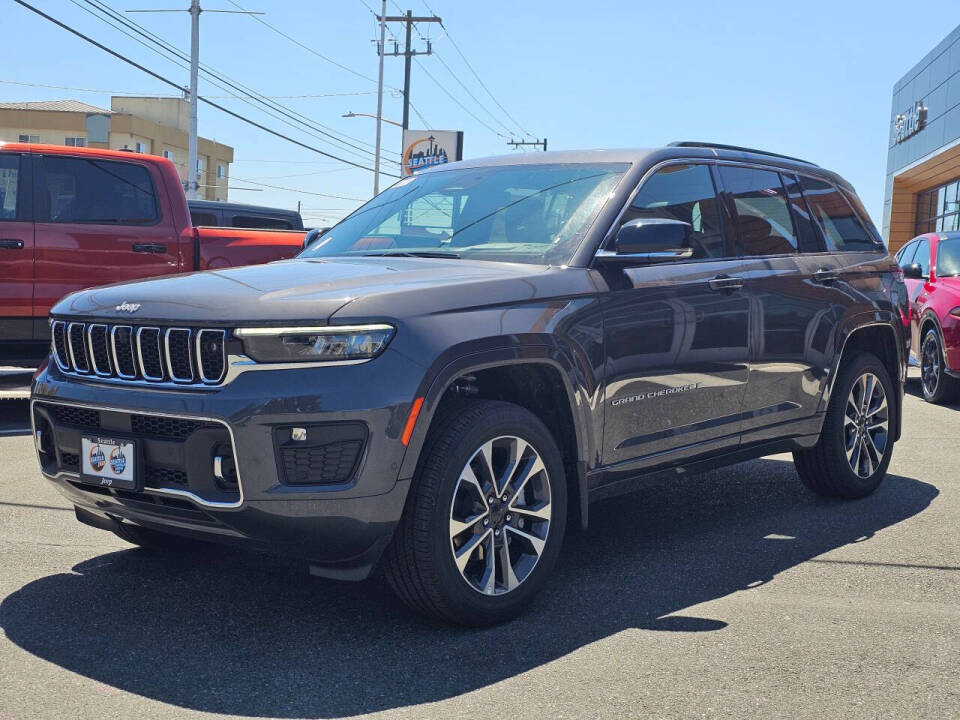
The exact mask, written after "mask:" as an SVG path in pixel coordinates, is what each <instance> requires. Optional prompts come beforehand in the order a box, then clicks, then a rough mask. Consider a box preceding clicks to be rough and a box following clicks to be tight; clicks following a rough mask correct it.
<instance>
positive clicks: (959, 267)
mask: <svg viewBox="0 0 960 720" xmlns="http://www.w3.org/2000/svg"><path fill="white" fill-rule="evenodd" d="M937 275H938V276H939V277H956V276H958V275H960V238H955V239H953V240H941V241H940V244H939V245H938V247H937Z"/></svg>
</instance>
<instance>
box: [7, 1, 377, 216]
mask: <svg viewBox="0 0 960 720" xmlns="http://www.w3.org/2000/svg"><path fill="white" fill-rule="evenodd" d="M17 2H19V0H17ZM229 179H230V180H236V181H237V182H245V183H248V184H249V185H257V186H259V187H265V188H270V189H271V190H287V191H288V192H295V193H300V194H302V195H316V196H317V197H325V198H333V199H334V200H348V201H350V202H359V203H362V202H366V201H367V200H366V199H365V198H354V197H344V196H343V195H330V194H329V193H321V192H314V191H313V190H298V189H297V188H291V187H283V186H282V185H270V184H269V183H265V182H258V181H256V180H249V179H247V178H241V177H237V176H236V175H231V176H230V178H229Z"/></svg>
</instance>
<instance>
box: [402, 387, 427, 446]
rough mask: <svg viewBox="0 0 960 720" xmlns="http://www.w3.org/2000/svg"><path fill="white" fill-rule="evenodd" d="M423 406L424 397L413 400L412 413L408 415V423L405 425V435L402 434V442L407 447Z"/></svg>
mask: <svg viewBox="0 0 960 720" xmlns="http://www.w3.org/2000/svg"><path fill="white" fill-rule="evenodd" d="M422 407H423V398H422V397H419V398H417V399H416V400H414V401H413V405H412V406H411V407H410V414H409V415H407V424H406V425H404V426H403V435H401V436H400V442H402V443H403V446H404V447H406V446H407V445H409V444H410V437H411V436H412V435H413V428H414V427H415V426H416V424H417V416H419V415H420V408H422Z"/></svg>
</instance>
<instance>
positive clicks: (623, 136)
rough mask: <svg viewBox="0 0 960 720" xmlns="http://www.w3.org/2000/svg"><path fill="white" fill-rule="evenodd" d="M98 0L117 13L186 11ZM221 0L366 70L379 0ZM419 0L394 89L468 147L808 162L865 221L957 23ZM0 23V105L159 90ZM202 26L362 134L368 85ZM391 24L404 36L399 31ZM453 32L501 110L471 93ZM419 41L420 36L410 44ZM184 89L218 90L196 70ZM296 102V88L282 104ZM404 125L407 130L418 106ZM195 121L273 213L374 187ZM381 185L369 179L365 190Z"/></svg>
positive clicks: (94, 54) (356, 173) (889, 14)
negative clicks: (839, 185) (746, 154)
mask: <svg viewBox="0 0 960 720" xmlns="http://www.w3.org/2000/svg"><path fill="white" fill-rule="evenodd" d="M31 1H32V2H33V3H34V4H36V5H37V6H38V7H40V8H41V9H43V10H44V11H46V12H48V13H49V14H51V15H54V16H56V17H57V18H58V19H61V20H63V21H65V22H67V23H69V24H71V25H73V26H75V27H77V28H78V29H79V30H81V31H83V32H86V33H88V34H90V35H92V36H94V37H95V38H97V39H98V40H101V41H102V42H104V43H105V44H107V45H109V46H111V47H113V48H114V49H116V50H118V51H120V52H123V53H124V54H127V55H129V56H130V57H132V58H133V59H135V60H138V61H140V62H142V63H143V64H145V65H147V66H149V67H150V68H151V69H154V70H156V71H157V72H159V73H161V74H164V75H167V76H169V77H170V78H171V79H174V80H176V81H178V82H182V83H183V84H186V83H187V81H188V78H187V73H186V71H185V70H183V69H181V68H179V67H177V66H176V65H174V64H172V63H170V62H169V61H167V60H165V59H164V58H161V57H160V56H158V55H156V54H154V53H152V52H150V51H149V50H147V49H146V48H144V47H142V46H141V45H138V44H136V43H135V42H134V41H133V40H131V39H129V38H127V37H125V36H123V35H121V34H120V33H119V32H117V31H116V30H115V29H113V28H111V27H109V26H107V25H105V24H104V23H103V22H102V21H100V20H98V19H96V18H94V17H92V16H91V15H90V14H88V13H87V12H85V10H84V9H83V7H89V5H88V4H87V2H86V0H76V2H73V1H72V0H31ZM98 1H100V2H105V3H106V4H108V5H110V6H111V7H113V8H115V9H118V10H124V9H132V8H157V7H163V8H170V7H176V6H179V5H184V6H185V5H187V4H188V3H187V0H174V1H173V2H168V1H166V0H125V1H124V2H120V0H98ZM236 1H237V2H238V4H239V5H240V6H242V7H244V8H246V9H249V10H259V11H264V12H265V13H266V14H265V15H264V16H262V18H263V19H264V20H266V21H267V22H269V23H270V24H271V25H273V26H275V27H276V28H278V29H280V30H282V31H283V32H285V33H286V34H288V35H290V36H291V37H293V38H294V39H296V40H298V41H300V42H301V43H303V44H305V45H307V46H309V47H310V48H312V49H313V50H314V51H316V52H317V53H320V54H322V55H325V56H327V57H328V58H330V59H332V60H334V61H336V62H337V63H340V64H342V65H344V66H347V67H349V68H352V69H353V70H354V71H355V72H356V73H359V74H360V75H365V76H368V77H370V78H374V79H375V78H376V73H377V58H376V54H375V50H374V46H373V44H372V40H373V38H374V34H375V31H376V28H375V22H374V18H373V16H372V14H371V12H370V10H369V9H368V8H378V6H379V2H377V0H336V1H334V0H313V1H312V2H306V1H303V0H272V1H269V2H268V1H267V0H236ZM397 3H399V4H397ZM397 3H395V2H393V0H390V2H388V12H389V13H393V14H399V12H400V9H401V7H402V9H403V10H406V9H408V8H409V9H411V10H413V11H414V13H415V14H418V13H419V14H426V13H427V7H426V5H425V4H424V2H423V0H415V1H414V0H411V2H409V3H403V2H401V0H397ZM427 3H428V4H429V6H430V7H431V8H432V9H433V10H434V11H435V12H436V13H437V14H438V15H440V16H441V17H442V18H443V20H444V25H445V27H446V31H445V30H444V29H442V28H440V27H438V26H433V27H429V26H421V27H420V30H421V32H423V34H424V35H425V36H426V35H427V34H428V29H429V36H430V37H431V39H432V40H433V47H434V50H435V51H436V55H435V56H433V57H423V58H420V59H419V65H418V63H414V66H413V84H412V92H411V99H412V101H413V104H414V106H415V107H416V108H417V109H418V110H419V111H420V113H421V114H422V115H423V117H424V118H425V119H426V120H427V121H428V122H429V124H430V125H431V126H432V128H433V129H461V130H464V131H465V140H464V153H465V156H467V157H476V156H481V155H491V154H501V153H503V152H509V151H510V149H509V148H508V147H507V146H506V144H505V140H506V137H501V136H509V135H510V133H509V132H508V130H507V128H515V127H516V124H519V126H520V128H517V129H516V130H515V135H514V136H515V137H516V136H519V134H520V129H521V128H522V129H523V130H527V131H529V132H531V133H533V134H534V135H538V136H540V137H543V136H546V137H548V138H549V145H550V148H551V149H568V148H587V147H590V148H592V147H644V146H650V145H660V144H664V143H667V142H670V141H671V140H677V139H695V140H709V141H715V142H724V143H731V144H738V145H749V146H753V147H758V148H764V149H768V150H772V151H776V152H783V153H786V154H790V155H797V156H800V157H804V158H808V159H810V160H812V161H814V162H817V163H820V164H822V165H825V166H828V167H829V168H831V169H833V170H836V171H837V172H839V173H840V174H842V175H844V176H845V177H846V178H847V179H848V180H850V181H851V182H852V183H853V184H854V186H855V187H856V188H857V190H858V192H859V193H860V195H861V197H862V198H863V201H864V203H865V204H866V206H867V209H868V210H869V212H870V213H871V215H872V216H873V219H874V221H875V222H876V224H877V225H878V226H879V225H880V219H881V218H880V213H881V207H882V202H883V181H884V172H885V165H886V144H887V138H888V134H889V128H888V123H889V115H890V100H891V92H892V88H893V84H894V82H895V81H896V80H897V79H898V78H899V77H900V76H901V75H903V74H904V73H905V72H906V71H907V70H908V69H909V68H910V67H912V66H913V65H914V64H915V63H916V62H917V61H918V60H920V58H922V57H923V55H925V54H926V52H927V51H928V50H930V49H931V48H933V46H934V45H936V43H937V42H939V41H940V40H941V39H942V38H943V37H945V36H946V35H947V34H948V33H949V32H950V30H952V29H953V27H955V25H956V24H957V23H960V12H958V10H957V5H956V2H955V0H954V1H953V2H948V1H945V0H927V2H925V3H924V4H923V8H922V12H911V11H910V6H905V5H904V4H903V3H902V2H872V3H863V2H840V1H838V0H834V1H833V2H806V3H787V2H778V3H763V4H760V3H736V2H725V3H718V2H673V3H648V2H632V1H631V2H626V1H621V2H613V1H612V0H594V1H593V2H590V3H582V2H572V1H568V0H553V1H552V2H548V1H547V0H526V1H524V0H520V1H519V2H518V1H517V0H513V1H512V2H503V1H501V0H487V1H486V2H484V3H475V2H463V1H462V0H460V1H454V0H427ZM204 6H205V7H207V8H210V9H214V8H220V9H235V8H234V6H233V5H232V4H231V3H230V0H207V1H206V2H205V3H204ZM127 17H128V18H130V19H131V20H133V21H135V22H137V23H139V24H141V25H143V26H145V27H146V28H148V29H149V30H150V31H152V32H154V33H156V34H157V35H160V36H162V37H163V38H164V39H166V40H168V41H169V42H171V43H173V44H174V45H176V46H178V47H181V48H184V49H186V48H187V47H188V45H189V17H188V15H187V14H186V12H184V13H177V14H173V13H170V14H130V15H127ZM0 25H2V27H3V28H4V29H5V30H6V32H4V50H5V52H4V56H5V57H6V58H7V62H5V63H4V64H3V65H2V67H0V100H4V101H12V100H47V99H59V98H76V99H79V100H83V101H85V102H89V103H91V104H94V105H102V106H105V107H109V96H110V92H111V91H113V92H116V93H129V94H168V92H169V90H168V89H167V88H166V87H165V86H163V85H162V84H161V83H159V82H158V81H156V80H154V79H152V78H150V77H149V76H147V75H144V74H142V73H141V72H140V71H138V70H136V69H134V68H131V67H128V66H125V65H123V64H122V63H120V62H119V61H118V60H116V59H114V58H112V57H110V56H109V55H107V54H105V53H103V52H102V51H100V50H97V49H96V48H94V47H91V46H89V45H87V44H86V43H84V42H83V41H81V40H79V39H77V38H75V37H73V36H71V35H69V34H67V33H66V32H65V31H63V30H61V29H60V28H57V27H56V26H53V25H52V24H50V23H48V22H47V21H46V20H43V19H41V18H39V17H37V16H35V15H33V14H32V13H30V12H29V11H27V10H26V9H24V8H22V7H20V6H18V5H16V4H15V3H13V2H12V0H0ZM201 26H202V30H201V61H202V62H204V63H206V64H208V65H209V66H210V67H212V68H213V69H214V70H216V71H218V72H220V73H222V74H225V75H227V76H229V77H230V78H231V79H233V80H235V81H239V82H241V83H242V84H244V85H246V86H248V87H250V88H252V89H254V90H256V91H258V92H260V93H262V94H264V95H268V96H283V97H282V98H281V99H278V102H281V103H283V104H284V105H285V106H287V107H288V108H290V109H291V110H293V111H295V112H296V113H301V114H303V115H305V116H308V117H309V118H311V119H312V120H314V121H316V122H319V123H322V124H323V125H325V126H328V127H330V128H332V129H333V130H334V131H336V132H337V133H342V134H347V135H350V136H352V137H353V138H355V140H349V142H351V143H354V144H358V145H360V146H361V147H366V146H365V145H363V143H369V144H372V143H373V139H374V124H375V123H374V121H373V120H370V119H367V118H354V119H345V118H342V117H341V115H342V114H343V113H346V112H348V111H354V112H370V113H372V112H375V110H376V95H375V93H374V91H375V90H376V85H375V83H373V82H370V81H369V80H367V79H364V78H362V77H359V76H358V75H356V74H353V73H351V72H348V71H346V70H344V69H342V68H340V67H337V66H336V65H334V64H332V63H329V62H327V61H325V60H323V59H321V58H320V57H318V56H317V55H315V54H312V53H310V52H308V51H306V50H304V49H303V48H301V47H299V46H297V45H296V44H294V43H293V42H291V41H290V40H288V39H286V38H284V37H281V36H280V35H277V34H275V33H274V32H272V31H271V30H269V29H268V28H265V27H264V26H263V25H261V24H259V23H258V22H256V20H255V19H253V18H251V17H248V16H244V15H227V14H214V13H207V14H204V15H203V16H202V20H201ZM391 30H392V32H393V33H394V34H395V35H396V36H397V37H399V38H400V39H401V41H402V35H401V34H400V33H401V29H400V26H398V25H397V26H393V27H392V28H391ZM447 33H449V34H447ZM415 38H416V35H415ZM454 42H455V43H456V45H457V46H459V48H460V50H461V51H462V52H463V53H464V55H465V56H466V58H467V60H468V61H469V63H470V65H472V67H473V68H474V70H476V72H477V74H478V75H479V76H480V78H482V80H483V81H484V83H485V84H486V86H487V87H488V88H489V89H490V90H491V91H492V93H493V95H494V97H495V98H496V100H497V101H499V103H500V104H501V105H502V106H503V108H505V110H506V112H507V113H509V115H510V116H512V118H513V120H511V119H510V118H508V117H507V116H506V114H505V113H504V111H503V110H501V109H500V108H499V107H497V105H496V104H495V103H494V101H493V100H492V99H491V97H490V96H489V95H488V94H487V93H486V91H485V90H484V89H483V87H481V85H480V84H479V83H478V81H477V79H476V78H475V77H474V76H473V74H472V73H471V72H470V70H469V69H468V68H467V66H466V64H465V63H464V61H463V60H462V59H461V57H460V56H459V55H458V53H457V50H456V48H455V46H454V45H453V44H452V43H454ZM424 45H425V44H424V43H423V42H421V41H419V39H418V42H417V43H416V46H417V47H423V46H424ZM443 63H446V66H448V67H449V68H450V69H451V70H452V71H453V75H452V74H451V73H450V72H449V71H448V69H447V67H445V66H444V64H443ZM426 72H429V73H430V74H432V75H433V77H434V78H436V80H438V81H440V82H439V84H437V83H435V82H434V81H433V80H432V79H430V78H429V77H428V76H427V74H426ZM454 75H455V76H456V77H457V78H459V80H460V81H461V82H462V83H463V86H465V87H466V90H465V89H464V87H462V86H461V85H460V84H459V83H458V82H457V80H456V79H454ZM11 81H15V82H19V83H32V84H33V85H29V86H26V85H16V84H11ZM385 81H386V83H387V84H388V85H390V86H393V87H400V86H402V83H403V61H402V59H401V58H387V60H386V68H385ZM39 85H59V86H68V87H70V88H83V89H86V90H94V91H97V92H81V91H80V90H76V89H54V88H45V87H38V86H39ZM467 90H469V92H470V93H472V94H473V95H474V96H475V97H476V100H474V99H473V98H471V97H470V95H469V94H468V93H467ZM104 91H106V92H104ZM447 93H449V94H450V95H453V96H454V97H455V98H457V100H459V101H460V103H462V104H463V106H465V107H466V108H467V109H469V110H470V112H471V113H473V115H474V116H475V117H471V115H469V114H467V112H465V111H464V110H463V109H462V108H461V107H459V106H458V105H457V103H456V102H455V101H454V100H453V99H451V97H450V95H448V94H447ZM201 94H205V95H210V96H218V95H219V96H222V95H224V94H225V93H224V91H223V90H220V89H218V88H215V87H212V86H211V85H209V84H208V83H206V82H202V83H201ZM305 95H306V96H313V97H287V96H305ZM316 96H322V97H316ZM477 100H479V101H480V102H479V104H478V102H477ZM217 102H221V103H223V104H224V105H226V106H228V107H230V108H231V109H234V110H236V111H238V112H241V113H243V114H244V115H247V116H249V117H250V118H251V119H255V120H257V121H258V122H261V123H263V124H266V125H269V126H271V127H274V128H276V129H277V130H280V131H282V132H285V133H289V134H291V135H293V136H295V137H297V138H298V139H300V140H302V141H303V142H306V143H308V144H312V145H315V146H316V147H318V148H321V149H324V150H327V151H329V152H332V153H335V154H342V155H345V153H346V151H345V150H344V149H343V147H342V146H337V145H331V144H329V143H326V142H323V141H321V140H320V139H318V138H315V137H310V136H309V135H306V134H304V133H302V132H299V131H298V130H297V129H294V128H291V127H289V126H287V125H284V124H283V123H281V122H280V121H279V120H277V119H274V118H271V117H269V116H267V115H265V114H264V113H262V112H260V111H258V110H255V109H254V108H252V107H250V106H248V105H245V104H244V103H243V102H242V101H239V100H236V99H230V98H227V99H218V100H217ZM384 115H385V116H386V117H388V118H390V119H394V120H400V116H401V100H400V98H399V97H398V95H397V94H396V93H389V94H387V95H386V97H385V101H384ZM480 121H483V122H480ZM514 121H515V122H514ZM501 123H502V124H503V126H506V127H503V126H501ZM485 125H486V126H485ZM411 126H412V127H415V128H416V127H421V126H422V123H421V122H420V120H419V119H418V118H417V116H416V115H413V116H412V121H411ZM487 126H489V127H487ZM494 131H498V132H499V133H500V135H498V134H497V133H496V132H494ZM200 134H201V135H204V136H206V137H210V138H213V139H216V140H218V141H221V142H225V143H227V144H229V145H232V146H234V148H236V162H235V164H234V166H233V168H232V176H233V178H234V179H235V185H236V186H238V187H239V186H246V187H254V185H253V184H252V182H241V181H240V178H243V179H244V180H245V181H253V182H256V183H260V185H258V186H256V187H261V188H262V190H261V191H259V192H253V191H245V190H233V189H232V190H231V193H230V198H231V199H232V200H236V201H246V202H254V203H262V204H276V205H280V206H284V207H296V205H297V201H298V200H299V201H301V202H302V206H303V208H304V209H305V211H304V214H305V216H306V218H307V222H308V223H309V224H318V225H319V224H328V223H329V222H330V221H332V220H333V219H335V218H337V217H340V216H342V215H344V214H345V213H346V212H347V211H349V210H350V209H352V208H353V207H354V206H356V204H357V203H356V202H352V201H344V200H338V199H335V198H328V197H324V195H339V196H344V197H350V198H366V197H369V195H370V192H371V190H372V184H373V179H372V174H371V173H369V172H366V171H363V170H358V169H351V168H346V167H344V166H343V165H341V164H339V163H336V162H333V161H329V160H327V159H325V158H323V157H321V156H319V155H316V154H314V153H311V152H309V151H306V150H303V149H301V148H298V147H296V146H295V145H292V144H290V143H286V142H284V141H282V140H280V139H277V138H273V137H271V136H269V135H265V134H264V133H262V132H261V131H259V130H256V129H254V128H251V127H249V126H246V125H244V124H243V123H241V122H240V121H238V120H235V119H233V118H230V117H227V116H224V115H222V114H221V113H219V112H218V111H216V110H213V109H210V108H205V107H203V106H202V105H201V109H200ZM358 141H359V142H358ZM384 147H385V148H386V149H387V150H390V151H393V153H394V154H393V155H391V157H396V153H397V152H398V151H399V149H400V133H399V130H398V129H396V128H394V127H392V126H390V125H385V126H384ZM347 151H351V152H352V149H349V148H348V149H347ZM349 157H352V158H353V159H356V160H358V161H362V162H363V163H364V164H366V163H367V162H370V161H371V160H372V159H371V158H370V157H369V156H368V155H366V156H365V155H363V154H361V155H360V156H357V155H350V156H349ZM364 158H366V159H364ZM388 183H389V179H388V178H384V180H383V183H382V184H383V185H385V184H388ZM264 185H276V186H281V187H284V188H292V189H293V190H279V189H273V188H267V187H264Z"/></svg>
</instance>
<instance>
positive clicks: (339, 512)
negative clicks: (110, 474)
mask: <svg viewBox="0 0 960 720" xmlns="http://www.w3.org/2000/svg"><path fill="white" fill-rule="evenodd" d="M387 355H389V352H388V353H387ZM385 360H386V362H384V361H385ZM387 370H389V373H388V376H385V375H384V374H385V373H386V372H387ZM422 373H423V369H422V368H420V367H419V366H417V365H416V364H415V363H412V362H410V361H407V360H406V359H404V358H403V357H402V356H397V357H395V358H394V359H393V362H390V361H389V360H388V359H387V356H386V355H385V356H382V357H381V358H378V360H377V361H374V362H370V363H366V364H363V365H355V366H349V367H343V368H339V367H325V368H304V369H296V368H292V369H283V370H268V371H262V372H249V373H244V374H241V375H239V376H237V377H236V378H235V379H234V380H233V381H232V382H231V383H229V384H228V385H224V386H222V387H218V388H215V389H205V390H200V391H198V390H192V389H191V390H178V389H168V388H163V389H160V388H158V389H153V388H144V387H132V386H131V387H124V386H120V385H116V384H106V383H99V382H97V381H96V380H95V379H90V380H85V379H81V378H77V377H74V376H68V375H66V374H64V373H61V372H60V371H59V369H58V368H56V367H55V366H51V365H48V366H47V367H46V368H44V369H43V370H42V371H41V372H40V373H38V375H37V376H36V378H35V379H34V383H33V392H32V400H31V418H32V420H33V422H34V425H35V427H34V431H35V432H34V435H35V438H39V439H38V443H37V444H38V456H39V459H40V464H41V469H42V471H43V474H44V475H45V476H46V477H47V478H49V479H50V480H51V481H52V482H54V483H55V484H56V485H57V486H58V488H59V489H60V491H61V492H62V493H63V494H64V495H65V496H66V497H67V498H68V499H69V500H70V501H71V502H73V503H74V505H75V506H77V507H78V508H81V509H82V510H83V511H85V512H86V513H90V514H92V517H93V518H96V519H98V520H103V521H104V523H103V524H101V525H100V526H109V523H110V522H114V521H117V522H131V523H135V524H137V525H142V526H144V527H150V528H153V529H158V530H163V531H166V532H170V533H175V534H181V535H188V536H194V537H202V538H205V539H210V540H216V541H222V542H228V543H237V544H246V545H250V546H255V547H260V548H263V549H268V550H273V551H278V552H281V553H283V554H286V555H290V556H294V557H299V558H303V559H306V560H308V561H309V562H310V563H311V564H312V565H313V566H314V569H315V571H316V572H318V573H319V574H322V575H328V576H333V577H340V578H350V579H359V578H362V577H365V576H366V575H367V574H368V573H369V571H370V570H371V569H372V567H373V566H374V565H375V564H376V562H377V560H378V559H379V556H380V554H381V553H382V551H383V549H384V548H385V547H386V545H387V544H388V543H389V540H390V538H391V537H392V534H393V530H394V527H395V526H396V524H397V522H398V521H399V519H400V516H401V514H402V511H403V505H404V501H405V499H406V493H407V488H408V487H409V478H400V477H399V468H400V467H401V464H402V461H403V456H404V452H405V450H406V448H405V447H404V446H403V444H402V442H401V441H400V436H401V434H402V431H403V425H404V422H405V420H406V415H407V412H408V411H409V407H410V403H411V401H412V399H413V396H414V394H415V392H416V388H417V385H418V384H419V382H420V380H421V379H422ZM94 416H96V419H95V420H94V419H93V418H94ZM91 424H93V426H91ZM294 427H297V428H305V429H306V430H307V435H308V438H309V443H308V444H309V445H311V448H307V449H306V450H303V451H301V449H300V448H295V447H293V446H295V445H298V444H301V445H302V443H296V442H292V441H291V435H292V428H294ZM37 430H39V431H40V433H39V435H38V434H37ZM89 434H98V435H101V436H108V437H114V436H116V437H125V438H126V437H129V438H132V439H134V440H135V441H137V444H138V446H139V447H141V448H142V453H141V457H140V458H139V466H140V467H141V472H142V473H143V475H142V476H141V480H140V482H141V486H142V489H140V490H137V491H125V490H121V489H115V488H105V487H98V486H94V485H87V484H83V483H80V482H79V477H78V470H79V467H78V463H79V451H78V448H79V442H80V437H82V436H83V435H89ZM327 440H330V442H327ZM331 448H332V449H331ZM351 453H352V454H351ZM318 456H319V457H320V461H319V463H320V464H319V465H317V464H316V463H313V459H315V458H316V457H318ZM216 457H219V458H221V459H228V460H230V461H232V464H231V468H230V469H231V470H232V469H233V468H235V471H236V472H235V474H230V473H223V474H221V476H220V477H219V478H218V477H216V475H217V474H218V473H216V472H215V466H214V458H216ZM298 463H299V464H298ZM217 467H218V468H219V465H218V466H217ZM318 467H319V468H320V470H321V471H320V475H317V474H316V472H315V471H317V468H318ZM331 467H332V468H333V470H329V468H331ZM323 468H327V469H328V470H329V471H328V472H326V474H324V472H322V470H323ZM224 475H226V477H224ZM314 480H322V482H314ZM81 515H82V513H80V514H78V517H79V516H81ZM84 517H86V518H87V519H88V520H89V519H90V516H84Z"/></svg>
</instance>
